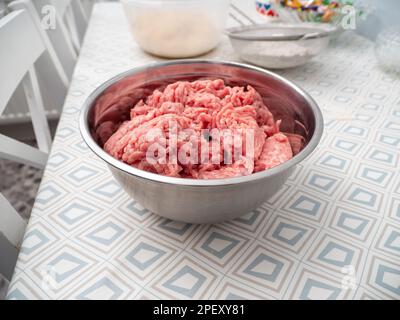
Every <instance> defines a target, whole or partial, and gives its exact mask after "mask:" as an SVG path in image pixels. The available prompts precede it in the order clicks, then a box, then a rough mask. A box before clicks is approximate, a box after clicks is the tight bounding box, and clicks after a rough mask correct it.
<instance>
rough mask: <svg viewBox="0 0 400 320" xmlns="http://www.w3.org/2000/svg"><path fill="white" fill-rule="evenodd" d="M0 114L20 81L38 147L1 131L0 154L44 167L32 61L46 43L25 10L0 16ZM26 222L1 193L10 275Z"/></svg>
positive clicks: (43, 124)
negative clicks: (3, 48) (1, 46)
mask: <svg viewBox="0 0 400 320" xmlns="http://www.w3.org/2000/svg"><path fill="white" fill-rule="evenodd" d="M0 43H1V44H2V45H4V46H5V47H6V48H7V50H0V70H1V72H0V83H1V85H0V115H1V114H2V113H3V111H4V109H5V107H6V105H7V103H8V100H9V99H10V97H11V96H12V94H13V92H14V91H15V89H16V88H17V86H18V85H19V84H20V83H21V84H22V87H23V89H24V92H25V95H26V99H27V102H28V106H29V110H30V115H31V120H32V124H33V128H34V133H35V137H36V141H37V144H38V149H37V148H33V147H31V146H28V145H26V144H24V143H22V142H19V141H17V140H14V139H11V138H9V137H7V136H4V135H0V158H4V159H8V160H12V161H17V162H21V163H25V164H29V165H32V166H34V167H37V168H44V166H45V164H46V161H47V154H48V152H49V150H50V146H51V135H50V130H49V127H48V123H47V119H46V115H45V110H44V107H43V103H42V97H41V93H40V89H39V84H38V80H37V77H36V71H35V68H34V63H35V62H36V61H37V60H38V59H39V57H40V56H42V55H43V54H44V53H45V52H46V46H45V43H44V42H43V39H42V37H41V36H40V34H39V32H37V29H36V27H35V24H34V22H33V21H32V19H31V17H30V15H29V14H28V12H27V11H25V10H19V11H14V12H12V13H10V14H8V15H6V16H5V17H3V18H1V19H0ZM25 227H26V225H25V222H24V221H23V219H22V218H21V217H20V216H19V214H18V213H17V212H16V211H15V209H14V208H13V207H12V206H11V205H10V204H9V203H8V201H7V200H6V199H5V198H4V196H3V195H1V194H0V256H1V259H0V273H1V274H3V275H4V276H5V277H6V278H7V279H11V276H12V273H13V269H14V266H15V262H16V257H17V255H18V249H19V247H20V244H21V241H22V237H23V235H24V231H25Z"/></svg>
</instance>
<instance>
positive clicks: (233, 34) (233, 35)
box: [225, 22, 337, 41]
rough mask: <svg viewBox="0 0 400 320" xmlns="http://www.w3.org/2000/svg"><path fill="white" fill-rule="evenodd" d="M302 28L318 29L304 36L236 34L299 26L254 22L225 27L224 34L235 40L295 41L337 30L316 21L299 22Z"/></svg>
mask: <svg viewBox="0 0 400 320" xmlns="http://www.w3.org/2000/svg"><path fill="white" fill-rule="evenodd" d="M300 26H301V27H302V28H305V29H318V30H319V32H318V31H316V32H313V33H309V34H307V37H306V38H303V36H302V35H279V36H262V35H260V36H251V35H242V34H238V33H237V32H239V31H248V30H257V29H262V28H269V29H274V28H294V27H299V24H288V23H268V24H265V23H264V24H254V25H247V26H240V27H232V28H228V29H226V31H225V33H226V35H227V36H228V37H229V38H231V39H235V40H242V41H297V40H304V41H307V40H312V39H319V38H325V37H329V36H332V35H333V34H335V33H336V32H337V28H336V27H335V26H332V25H321V24H318V23H312V22H304V23H302V24H300Z"/></svg>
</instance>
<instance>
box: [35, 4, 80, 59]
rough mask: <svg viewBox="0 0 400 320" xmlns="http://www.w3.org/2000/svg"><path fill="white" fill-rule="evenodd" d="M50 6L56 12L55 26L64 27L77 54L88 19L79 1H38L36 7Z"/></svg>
mask: <svg viewBox="0 0 400 320" xmlns="http://www.w3.org/2000/svg"><path fill="white" fill-rule="evenodd" d="M43 4H45V5H52V6H54V8H55V9H56V12H57V24H59V25H60V26H61V25H64V26H65V28H66V30H67V31H68V34H69V36H70V38H71V40H72V43H73V45H74V48H75V50H76V52H77V53H79V51H80V48H81V45H82V41H83V37H84V35H85V32H86V27H87V23H88V18H87V17H86V12H85V10H84V8H83V6H82V3H81V1H76V0H40V1H35V5H36V7H37V8H38V6H40V5H41V6H43Z"/></svg>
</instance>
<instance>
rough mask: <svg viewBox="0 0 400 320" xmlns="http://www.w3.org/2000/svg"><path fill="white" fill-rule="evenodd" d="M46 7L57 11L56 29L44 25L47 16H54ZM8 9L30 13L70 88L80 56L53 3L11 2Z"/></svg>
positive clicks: (17, 0)
mask: <svg viewBox="0 0 400 320" xmlns="http://www.w3.org/2000/svg"><path fill="white" fill-rule="evenodd" d="M46 6H52V7H53V8H54V9H55V11H54V14H55V17H54V18H55V26H54V28H52V27H50V26H49V27H48V28H47V29H46V26H45V23H42V21H43V19H44V16H45V15H47V14H49V15H51V14H53V12H47V11H46V9H47V8H49V7H46ZM8 8H9V9H10V10H11V11H16V10H26V11H28V12H29V14H30V16H31V18H32V20H33V22H34V24H35V26H36V29H37V30H38V32H39V33H40V35H41V37H42V39H43V42H44V43H45V46H46V50H47V51H48V53H49V54H50V56H51V60H53V61H54V64H55V65H56V67H57V69H58V70H57V72H58V73H63V74H64V76H63V78H65V79H64V80H63V82H65V85H66V87H68V83H69V80H70V79H71V77H72V73H73V71H74V68H75V64H76V61H77V59H78V55H77V52H76V50H75V48H74V45H73V43H72V40H71V37H70V35H69V32H68V30H67V28H66V27H65V24H64V22H63V21H62V20H61V19H60V18H59V17H58V14H57V10H56V8H55V7H54V5H53V4H52V3H51V0H35V1H32V0H16V1H13V2H11V3H10V4H9V5H8Z"/></svg>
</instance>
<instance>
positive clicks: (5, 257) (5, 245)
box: [0, 233, 18, 281]
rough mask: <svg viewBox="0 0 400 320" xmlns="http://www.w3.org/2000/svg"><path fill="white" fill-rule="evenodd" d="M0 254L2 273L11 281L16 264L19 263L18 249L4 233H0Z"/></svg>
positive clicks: (0, 271)
mask: <svg viewBox="0 0 400 320" xmlns="http://www.w3.org/2000/svg"><path fill="white" fill-rule="evenodd" d="M0 252H1V259H0V273H1V274H2V275H3V276H4V277H6V279H7V280H8V281H11V278H12V275H13V273H14V268H15V264H16V263H17V258H18V249H17V248H15V247H14V246H13V245H12V244H11V243H10V242H9V241H8V240H7V238H6V237H5V236H4V235H3V234H2V233H0Z"/></svg>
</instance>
